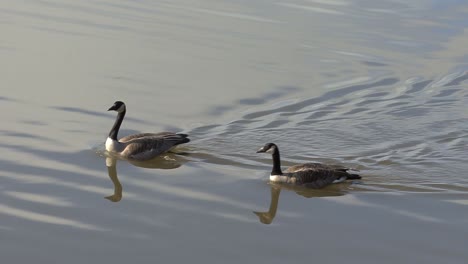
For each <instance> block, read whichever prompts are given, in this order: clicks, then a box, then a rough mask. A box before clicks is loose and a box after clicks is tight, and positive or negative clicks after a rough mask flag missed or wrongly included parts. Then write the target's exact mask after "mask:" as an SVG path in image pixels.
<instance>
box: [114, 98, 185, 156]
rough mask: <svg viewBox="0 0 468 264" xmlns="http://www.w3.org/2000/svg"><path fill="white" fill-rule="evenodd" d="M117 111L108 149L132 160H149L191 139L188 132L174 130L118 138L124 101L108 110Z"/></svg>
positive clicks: (123, 115)
mask: <svg viewBox="0 0 468 264" xmlns="http://www.w3.org/2000/svg"><path fill="white" fill-rule="evenodd" d="M111 110H114V111H117V112H118V113H119V114H118V115H117V119H116V120H115V123H114V126H112V129H111V131H110V132H109V136H108V137H107V140H106V150H107V151H109V152H111V153H116V154H119V155H120V156H122V157H124V158H127V159H132V160H149V159H152V158H154V157H156V156H157V155H159V154H161V153H164V152H166V151H168V150H170V149H171V148H172V147H174V146H176V145H179V144H183V143H187V142H189V141H190V139H189V138H187V137H188V135H186V134H176V133H172V132H161V133H141V134H134V135H130V136H126V137H123V138H121V139H120V140H118V139H117V134H118V133H119V128H120V125H121V124H122V121H123V119H124V117H125V112H126V107H125V104H124V102H121V101H116V102H115V103H114V105H112V106H111V107H110V108H109V109H108V110H107V111H111Z"/></svg>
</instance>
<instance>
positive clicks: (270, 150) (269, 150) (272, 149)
mask: <svg viewBox="0 0 468 264" xmlns="http://www.w3.org/2000/svg"><path fill="white" fill-rule="evenodd" d="M274 150H275V148H269V149H268V150H267V151H266V153H270V154H272V153H273V151H274Z"/></svg>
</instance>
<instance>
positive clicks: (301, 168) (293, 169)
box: [285, 162, 349, 173]
mask: <svg viewBox="0 0 468 264" xmlns="http://www.w3.org/2000/svg"><path fill="white" fill-rule="evenodd" d="M308 170H336V171H342V172H346V171H347V170H349V168H346V167H343V166H340V165H325V164H322V163H313V162H311V163H305V164H299V165H294V166H291V167H289V168H288V169H286V170H285V172H290V173H293V172H298V171H308Z"/></svg>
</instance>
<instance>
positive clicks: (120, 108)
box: [107, 101, 125, 113]
mask: <svg viewBox="0 0 468 264" xmlns="http://www.w3.org/2000/svg"><path fill="white" fill-rule="evenodd" d="M107 111H116V112H119V113H122V112H125V103H124V102H122V101H116V102H115V103H114V104H113V105H112V106H111V107H110V108H109V109H107Z"/></svg>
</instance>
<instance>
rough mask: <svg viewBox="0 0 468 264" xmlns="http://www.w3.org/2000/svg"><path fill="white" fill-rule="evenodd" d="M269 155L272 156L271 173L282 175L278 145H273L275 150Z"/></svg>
mask: <svg viewBox="0 0 468 264" xmlns="http://www.w3.org/2000/svg"><path fill="white" fill-rule="evenodd" d="M271 156H273V169H272V170H271V175H283V172H282V171H281V161H280V153H279V149H278V147H275V150H274V151H273V154H272V155H271Z"/></svg>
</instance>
